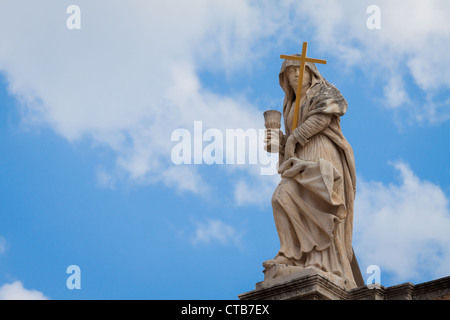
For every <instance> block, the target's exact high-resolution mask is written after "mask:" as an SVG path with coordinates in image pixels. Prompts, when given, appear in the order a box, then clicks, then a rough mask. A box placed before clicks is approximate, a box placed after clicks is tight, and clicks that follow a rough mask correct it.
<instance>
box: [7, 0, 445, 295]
mask: <svg viewBox="0 0 450 320" xmlns="http://www.w3.org/2000/svg"><path fill="white" fill-rule="evenodd" d="M71 4H77V5H78V6H79V7H80V9H81V15H80V17H81V29H80V30H69V29H68V28H67V26H66V19H67V18H68V17H69V14H67V13H66V9H67V7H68V6H69V5H71ZM373 4H376V5H378V6H379V8H380V18H381V20H380V21H381V29H375V30H370V29H368V28H367V25H366V21H367V19H368V18H369V16H370V14H368V13H367V12H366V9H367V7H368V6H369V5H373ZM449 9H450V7H449V4H448V3H447V2H446V1H443V0H442V1H427V2H425V1H396V2H395V3H392V2H388V1H356V0H352V1H345V2H344V1H311V0H304V1H281V2H272V1H242V0H239V1H195V2H186V1H171V2H170V4H169V3H162V2H159V1H147V2H144V1H128V2H126V3H124V2H120V1H95V3H92V2H91V1H73V2H68V1H3V2H2V3H1V4H0V30H3V31H1V32H0V80H1V81H0V191H1V192H0V217H1V224H0V298H2V299H11V298H14V297H22V298H33V299H42V298H48V299H111V298H113V299H236V298H237V295H238V294H240V293H243V292H246V291H250V290H252V289H253V288H254V285H255V283H256V282H259V281H262V280H263V273H262V262H263V261H264V260H267V259H270V258H272V257H273V256H274V255H275V254H276V252H277V251H278V249H279V242H278V236H277V233H276V229H275V226H274V222H273V216H272V209H271V205H270V199H271V195H272V192H273V190H274V188H275V186H276V183H277V181H278V179H279V178H278V177H277V176H262V175H260V171H259V169H260V166H259V165H249V164H247V165H217V164H215V165H214V164H213V165H205V164H203V165H179V166H176V165H174V164H173V162H172V161H171V150H172V148H173V147H174V146H175V145H176V143H175V142H173V141H171V134H172V132H173V131H174V130H175V129H179V128H185V129H187V130H190V131H192V129H193V125H194V121H202V124H203V128H204V130H207V129H217V130H220V131H222V132H225V130H226V129H236V128H244V129H261V128H263V116H262V113H263V112H264V111H265V110H267V109H271V108H273V107H278V108H280V107H281V106H282V102H283V97H284V95H283V91H282V90H281V88H280V87H279V84H278V72H279V70H280V66H281V62H282V61H281V60H280V58H279V55H280V54H291V53H296V52H299V51H300V50H301V44H302V42H303V41H307V42H308V43H309V49H308V55H309V56H311V57H314V58H319V59H326V60H327V61H328V63H327V65H326V66H322V65H320V66H319V70H320V72H321V73H322V74H323V75H324V76H325V78H326V79H327V80H329V81H330V82H332V83H334V84H335V85H336V86H337V87H338V88H339V89H340V91H341V92H342V93H343V95H344V96H345V98H346V99H347V101H348V103H349V109H348V112H347V114H346V115H345V116H344V117H342V119H341V125H342V129H343V132H344V135H345V136H346V138H347V140H348V141H349V142H350V144H351V145H352V147H353V149H354V152H355V159H356V168H357V175H358V181H357V196H356V203H355V206H356V210H355V225H354V243H353V244H354V248H355V252H356V254H357V257H358V260H359V262H360V267H361V271H362V273H363V276H364V277H365V278H367V276H369V275H368V274H366V272H365V271H366V269H367V267H368V266H369V265H378V266H380V269H381V282H382V284H383V285H385V286H389V285H394V284H399V283H403V282H413V283H420V282H424V281H428V280H432V279H435V278H438V277H443V276H448V273H449V271H450V232H448V230H449V228H450V208H449V199H450V183H449V181H450V180H449V177H450V164H449V155H450V154H449V148H448V141H449V139H450V131H449V120H450V104H449V103H450V94H449V88H450V80H449V79H450V63H449V62H448V61H447V60H448V59H446V58H447V55H448V51H449V49H450V47H449V46H450V45H449V43H450V42H449V41H448V40H449V38H450V23H449V22H448V21H450V19H448V18H449V17H448V14H449V12H450V10H449ZM74 264H75V265H78V266H79V267H80V269H81V289H80V290H69V289H68V288H67V287H66V280H67V278H68V277H69V275H68V274H67V273H66V269H67V267H68V266H70V265H74Z"/></svg>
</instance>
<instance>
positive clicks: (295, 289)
mask: <svg viewBox="0 0 450 320" xmlns="http://www.w3.org/2000/svg"><path fill="white" fill-rule="evenodd" d="M274 267H275V268H274V269H272V267H271V268H268V269H266V270H265V273H269V276H270V273H272V272H273V273H276V272H281V273H282V272H283V270H282V267H280V265H275V266H274ZM284 271H287V270H284ZM290 271H291V270H290ZM238 297H239V299H240V300H450V277H445V278H441V279H437V280H433V281H429V282H425V283H421V284H417V285H414V284H412V283H409V282H408V283H404V284H400V285H396V286H392V287H387V288H386V287H383V286H382V285H379V284H372V285H366V286H362V287H357V288H354V287H353V288H350V287H349V284H348V283H345V280H344V279H342V278H339V277H337V276H334V277H333V275H332V274H328V273H325V272H322V271H321V270H318V269H314V268H306V269H302V270H300V271H297V272H292V273H289V274H286V275H279V276H277V277H274V278H270V277H269V278H268V279H267V280H264V281H262V282H258V283H257V284H256V286H255V290H253V291H250V292H246V293H243V294H240V295H239V296H238Z"/></svg>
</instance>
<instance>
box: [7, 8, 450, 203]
mask: <svg viewBox="0 0 450 320" xmlns="http://www.w3.org/2000/svg"><path fill="white" fill-rule="evenodd" d="M77 5H79V7H80V8H81V26H82V28H81V30H68V29H67V28H66V24H65V19H66V18H67V17H68V15H67V14H66V7H67V6H66V5H65V4H64V3H59V2H55V1H50V0H43V1H39V2H37V1H34V2H31V1H20V0H18V1H4V2H2V3H1V4H0V28H1V29H2V30H8V32H4V33H2V41H1V42H0V71H1V72H2V73H3V74H5V76H6V78H7V82H8V88H9V91H10V92H11V93H12V94H14V95H15V97H17V99H18V100H19V101H21V112H22V115H23V117H22V119H23V122H24V124H27V125H45V126H50V127H51V128H52V129H53V130H54V131H55V132H57V133H58V134H60V135H62V136H64V137H65V138H66V139H68V140H69V141H78V140H80V139H84V138H88V139H89V140H90V141H92V143H93V145H94V146H106V147H107V148H110V149H111V150H113V151H114V153H115V155H116V157H117V158H116V167H115V168H111V169H109V168H105V169H103V168H102V169H99V171H97V178H98V180H97V181H98V184H99V185H100V186H104V187H108V188H111V187H114V186H115V185H116V184H117V182H118V181H117V179H118V177H123V176H128V177H129V178H130V179H132V180H133V181H136V182H155V181H159V182H161V181H162V182H164V183H165V184H166V185H169V186H171V187H174V188H176V189H177V190H180V191H182V190H189V191H191V192H196V191H197V190H199V192H200V193H202V192H204V190H205V189H207V183H206V182H205V180H204V179H202V178H201V177H200V176H199V175H198V170H197V169H195V168H189V169H187V168H185V169H179V168H173V167H172V166H171V165H170V152H171V148H172V146H173V145H174V144H173V143H172V144H171V143H170V136H171V133H172V131H173V130H174V129H177V128H188V129H189V128H191V127H192V125H193V122H194V121H195V120H203V124H204V129H205V130H206V129H207V128H217V129H220V130H224V129H225V128H259V127H260V124H261V114H260V111H259V110H258V109H257V107H256V106H255V105H253V104H252V103H250V102H249V101H246V100H245V99H243V98H242V97H237V96H224V95H220V94H217V93H215V92H212V91H211V90H208V89H207V88H206V87H205V84H203V83H202V82H201V81H200V77H199V74H200V72H201V71H204V70H207V71H211V70H216V71H218V72H221V73H224V74H225V75H230V74H232V73H233V72H237V71H239V72H242V70H246V71H249V70H251V68H252V66H254V65H253V64H254V63H258V61H259V58H260V57H261V56H262V55H264V53H265V52H267V50H270V49H271V48H274V46H277V45H278V44H280V43H282V42H283V41H289V42H292V41H298V40H299V38H298V37H299V35H302V36H303V37H306V35H307V34H308V35H309V36H310V38H311V39H314V41H317V43H318V45H319V47H318V49H320V50H322V51H324V52H326V53H327V55H335V56H336V57H338V59H339V60H338V61H340V62H341V63H342V65H343V66H344V67H349V68H350V67H351V68H355V67H357V66H361V68H363V69H365V66H368V65H370V68H367V70H374V65H375V66H376V70H377V72H376V73H375V74H374V75H373V76H374V77H375V79H376V80H377V81H382V83H383V86H384V87H385V90H384V94H385V98H386V99H387V101H389V104H390V106H391V107H396V109H397V110H398V109H401V110H403V109H404V108H403V107H404V105H405V104H409V103H410V101H411V99H410V92H409V91H408V90H410V89H409V88H408V87H407V85H406V82H405V81H404V78H405V76H408V75H410V76H412V77H413V79H414V80H415V83H416V84H417V85H418V86H419V87H420V88H422V89H423V90H427V104H426V106H424V107H423V108H417V107H415V108H408V111H407V112H411V113H414V117H415V119H418V120H419V121H442V119H447V118H448V117H446V116H443V115H445V114H448V113H449V112H448V111H447V110H448V103H444V101H438V100H436V98H435V95H434V93H433V92H434V90H439V89H442V88H444V89H446V88H449V87H450V80H449V79H450V77H448V74H450V63H449V62H448V61H447V59H443V57H445V56H446V54H447V52H448V51H449V49H450V48H449V47H448V46H449V44H448V41H447V39H448V35H449V34H450V22H449V21H450V19H448V16H447V15H448V12H450V10H448V9H449V6H450V4H448V2H446V1H437V0H436V1H428V2H427V4H426V5H425V4H423V2H421V1H417V0H415V1H410V0H408V1H395V2H392V1H391V2H388V1H381V2H379V6H380V7H381V15H382V29H381V30H368V29H367V28H366V19H367V13H366V8H367V6H368V4H366V3H364V2H363V1H359V0H348V1H345V2H343V1H332V0H327V1H319V0H317V1H287V0H286V1H283V2H281V3H273V2H271V1H258V2H255V1H250V0H248V1H243V0H230V1H209V0H199V1H193V2H192V1H182V0H174V1H171V2H170V3H169V2H162V1H137V0H136V1H131V2H123V1H100V0H99V1H86V0H80V1H78V2H77ZM305 30H307V31H305ZM304 40H307V39H306V38H305V39H304ZM249 56H251V57H252V58H251V59H248V57H249ZM432 66H433V67H432ZM436 66H439V67H436ZM405 70H406V71H405ZM421 119H422V120H421ZM180 170H183V172H184V174H175V172H176V171H180ZM253 172H255V171H252V170H250V171H249V173H250V174H251V175H253ZM123 173H126V174H125V175H124V174H123ZM257 175H259V173H256V176H257ZM194 176H195V177H194ZM257 180H258V178H257ZM253 183H254V182H246V181H243V182H240V183H239V184H238V185H237V191H236V192H237V193H236V195H237V201H238V203H241V204H246V203H255V196H252V195H255V193H254V192H250V191H249V189H250V186H251V185H252V184H253ZM269 185H270V183H269ZM264 188H265V190H268V188H269V186H268V187H264ZM241 191H242V192H241ZM243 191H245V192H243ZM263 191H264V190H263ZM264 192H266V191H264ZM244 195H248V196H249V198H248V199H245V197H244Z"/></svg>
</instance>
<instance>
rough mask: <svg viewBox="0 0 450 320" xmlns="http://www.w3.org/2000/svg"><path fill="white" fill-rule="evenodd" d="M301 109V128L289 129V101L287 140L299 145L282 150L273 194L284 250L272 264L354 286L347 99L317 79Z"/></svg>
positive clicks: (286, 107)
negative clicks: (343, 124)
mask: <svg viewBox="0 0 450 320" xmlns="http://www.w3.org/2000/svg"><path fill="white" fill-rule="evenodd" d="M300 107H301V110H300V117H299V122H298V127H297V129H296V130H294V132H291V126H292V121H293V117H294V101H290V100H289V99H288V97H287V98H286V99H285V103H284V106H283V116H284V119H285V128H286V129H285V130H286V139H285V140H287V138H288V136H289V135H290V134H294V137H295V138H296V141H297V142H298V143H297V146H296V152H295V153H296V155H295V156H294V157H292V158H290V159H288V158H284V155H282V154H280V155H281V157H280V165H279V173H280V174H281V177H282V180H281V182H280V183H279V185H278V186H277V188H276V190H275V192H274V194H273V197H272V207H273V214H274V220H275V225H276V228H277V231H278V235H279V239H280V250H279V252H278V254H277V255H276V257H275V259H274V260H272V263H273V262H277V263H283V264H287V265H290V266H298V267H300V268H306V267H315V268H318V269H320V270H322V271H324V272H330V273H332V274H334V275H337V276H339V277H343V278H344V279H346V280H348V281H349V282H350V283H351V284H355V277H354V274H353V272H354V271H352V265H351V263H352V259H353V257H354V255H353V249H352V228H353V203H354V197H355V184H356V177H355V163H354V156H353V151H352V148H351V146H350V144H349V143H348V142H347V140H346V139H345V138H344V136H343V134H342V131H341V128H340V119H339V117H340V116H342V115H343V114H345V112H346V111H347V102H346V101H345V99H344V98H343V96H342V95H341V94H340V92H339V90H338V89H336V88H335V87H334V86H332V85H331V84H329V83H328V82H326V80H324V79H323V78H321V80H320V81H319V80H317V79H316V81H314V80H313V83H312V85H311V87H310V88H309V89H308V90H307V92H306V95H305V97H304V99H303V101H302V102H301V106H300ZM280 261H282V262H280ZM265 266H266V267H267V266H268V265H267V264H266V265H265ZM358 271H359V270H358Z"/></svg>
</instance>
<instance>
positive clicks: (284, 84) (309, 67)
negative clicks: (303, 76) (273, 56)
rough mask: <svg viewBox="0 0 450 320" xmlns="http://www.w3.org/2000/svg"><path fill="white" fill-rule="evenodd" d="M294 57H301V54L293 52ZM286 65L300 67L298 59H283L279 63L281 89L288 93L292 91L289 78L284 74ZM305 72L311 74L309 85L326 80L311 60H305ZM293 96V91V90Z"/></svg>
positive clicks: (323, 82) (324, 82)
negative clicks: (280, 63)
mask: <svg viewBox="0 0 450 320" xmlns="http://www.w3.org/2000/svg"><path fill="white" fill-rule="evenodd" d="M293 56H295V57H301V56H302V55H301V54H293ZM288 67H300V61H297V60H284V61H283V64H282V65H281V70H280V74H279V81H280V86H281V88H282V89H283V91H284V93H286V94H288V93H291V92H290V91H292V88H291V86H290V85H289V80H288V78H287V76H286V70H287V68H288ZM305 72H309V73H310V74H311V87H312V86H314V85H315V84H316V83H322V84H326V83H327V81H326V80H325V79H324V78H323V77H322V75H321V74H320V72H319V70H318V69H317V67H316V65H315V64H314V63H312V62H305ZM294 96H295V92H294Z"/></svg>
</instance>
